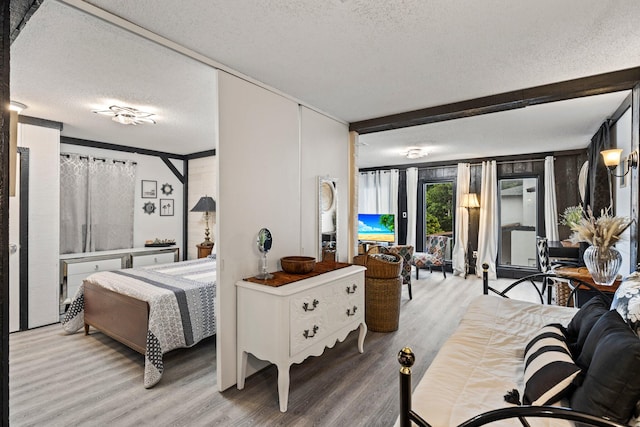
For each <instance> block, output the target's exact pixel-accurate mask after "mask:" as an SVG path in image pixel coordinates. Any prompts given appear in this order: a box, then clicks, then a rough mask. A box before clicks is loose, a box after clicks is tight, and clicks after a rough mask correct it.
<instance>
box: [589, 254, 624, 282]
mask: <svg viewBox="0 0 640 427" xmlns="http://www.w3.org/2000/svg"><path fill="white" fill-rule="evenodd" d="M584 263H585V265H586V266H587V270H589V273H591V277H593V281H594V282H596V283H597V284H599V285H603V286H611V284H612V283H613V282H614V280H616V277H617V275H618V271H619V270H620V267H621V266H622V255H620V252H618V250H617V249H616V248H614V247H613V246H610V247H608V248H601V247H598V246H589V247H588V248H587V249H586V250H585V251H584Z"/></svg>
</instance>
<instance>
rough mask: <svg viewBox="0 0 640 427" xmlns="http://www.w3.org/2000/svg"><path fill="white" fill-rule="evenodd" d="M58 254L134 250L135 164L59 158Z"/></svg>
mask: <svg viewBox="0 0 640 427" xmlns="http://www.w3.org/2000/svg"><path fill="white" fill-rule="evenodd" d="M60 175H61V191H60V194H61V196H60V242H61V244H60V252H61V253H77V252H93V251H103V250H111V249H122V248H131V247H132V246H133V212H134V211H133V210H134V196H135V179H136V164H135V163H134V162H131V161H123V160H113V159H96V158H94V157H87V156H79V155H77V154H62V155H61V161H60Z"/></svg>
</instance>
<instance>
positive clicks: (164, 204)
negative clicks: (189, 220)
mask: <svg viewBox="0 0 640 427" xmlns="http://www.w3.org/2000/svg"><path fill="white" fill-rule="evenodd" d="M160 216H173V199H160Z"/></svg>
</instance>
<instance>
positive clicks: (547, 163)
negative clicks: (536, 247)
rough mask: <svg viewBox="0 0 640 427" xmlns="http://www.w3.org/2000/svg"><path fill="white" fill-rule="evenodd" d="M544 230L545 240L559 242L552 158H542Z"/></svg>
mask: <svg viewBox="0 0 640 427" xmlns="http://www.w3.org/2000/svg"><path fill="white" fill-rule="evenodd" d="M544 228H545V234H546V237H547V240H554V241H557V240H560V239H559V237H558V205H557V204H556V177H555V173H554V171H553V156H547V157H545V158H544Z"/></svg>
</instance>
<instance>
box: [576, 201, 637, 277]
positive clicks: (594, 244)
mask: <svg viewBox="0 0 640 427" xmlns="http://www.w3.org/2000/svg"><path fill="white" fill-rule="evenodd" d="M632 222H633V220H631V219H630V218H627V217H618V216H614V215H611V210H610V209H608V208H607V209H603V210H602V211H601V212H600V216H598V217H597V218H596V217H595V216H594V215H593V212H592V210H591V208H590V207H587V210H586V212H584V214H583V216H582V218H581V219H580V220H579V221H578V222H576V223H574V224H573V226H572V227H571V230H572V231H573V234H572V236H571V241H572V242H587V243H589V244H590V245H591V246H589V247H588V248H587V249H586V250H585V251H584V263H585V265H586V266H587V269H588V270H589V273H591V276H592V277H593V281H594V282H596V283H597V284H599V285H604V286H611V284H613V282H614V281H615V279H616V277H617V275H618V271H619V270H620V266H621V265H622V255H620V252H618V250H617V249H616V248H615V247H614V246H613V245H615V244H616V242H618V241H619V240H620V239H621V237H622V233H623V232H624V231H625V230H626V229H627V228H629V226H630V225H631V223H632Z"/></svg>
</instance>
